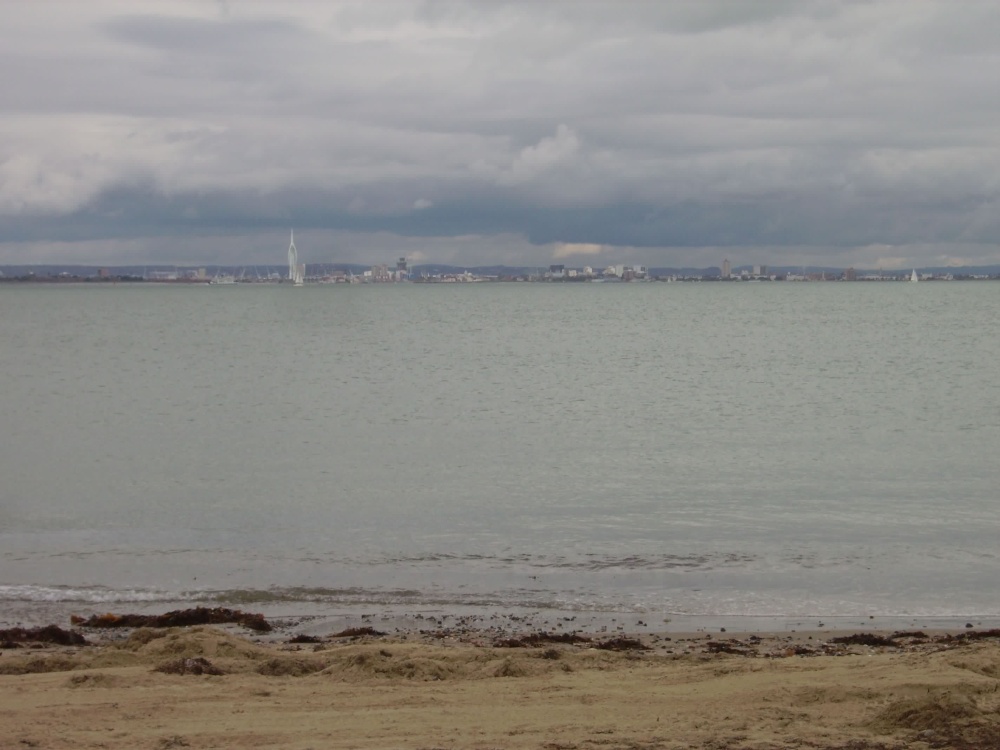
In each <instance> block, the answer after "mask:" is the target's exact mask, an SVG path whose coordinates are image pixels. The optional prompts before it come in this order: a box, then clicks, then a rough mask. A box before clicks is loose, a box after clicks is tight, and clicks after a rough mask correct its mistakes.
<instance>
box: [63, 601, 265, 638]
mask: <svg viewBox="0 0 1000 750" xmlns="http://www.w3.org/2000/svg"><path fill="white" fill-rule="evenodd" d="M70 622H72V623H73V624H74V625H77V626H79V627H81V628H177V627H187V626H189V625H223V624H226V623H237V624H238V625H242V626H243V627H245V628H248V629H250V630H253V631H255V632H257V633H269V632H271V630H272V627H271V624H270V623H269V622H268V621H267V620H265V619H264V615H260V614H253V613H250V612H243V611H242V610H239V609H226V608H225V607H194V608H193V609H177V610H174V611H172V612H167V613H166V614H163V615H135V614H128V615H115V614H106V615H92V616H91V617H89V618H83V617H77V616H76V615H73V616H72V617H71V618H70Z"/></svg>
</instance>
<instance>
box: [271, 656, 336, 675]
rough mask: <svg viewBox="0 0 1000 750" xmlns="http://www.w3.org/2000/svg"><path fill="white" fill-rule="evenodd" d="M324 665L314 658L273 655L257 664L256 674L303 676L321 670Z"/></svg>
mask: <svg viewBox="0 0 1000 750" xmlns="http://www.w3.org/2000/svg"><path fill="white" fill-rule="evenodd" d="M325 666H326V665H325V664H324V663H322V662H318V661H316V660H307V659H299V658H290V657H275V658H273V659H268V660H267V661H265V662H264V663H263V664H261V665H260V666H258V667H257V674H262V675H266V676H268V677H304V676H306V675H309V674H315V673H316V672H319V671H321V670H322V669H323V668H324V667H325Z"/></svg>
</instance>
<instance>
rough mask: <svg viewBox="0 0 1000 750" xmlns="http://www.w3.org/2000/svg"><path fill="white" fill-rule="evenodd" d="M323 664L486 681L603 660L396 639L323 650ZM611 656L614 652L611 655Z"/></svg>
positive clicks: (366, 675)
mask: <svg viewBox="0 0 1000 750" xmlns="http://www.w3.org/2000/svg"><path fill="white" fill-rule="evenodd" d="M324 654H325V655H326V657H327V659H328V664H329V665H328V666H327V667H326V668H325V669H324V670H323V671H322V673H321V674H322V675H323V676H325V677H330V678H333V679H336V680H340V681H344V682H363V681H366V680H381V679H402V680H414V681H432V682H433V681H438V680H486V679H493V678H497V677H532V676H535V675H541V674H546V673H549V672H556V671H558V672H569V671H573V667H572V666H571V663H577V662H579V663H580V664H581V665H583V666H588V665H589V666H598V665H599V664H601V663H604V662H606V661H607V660H606V659H599V660H594V659H593V658H591V657H589V656H588V655H584V654H572V655H567V656H564V657H560V658H554V657H553V655H552V654H548V653H546V652H543V651H537V650H529V651H525V652H522V653H511V651H510V649H508V648H500V649H496V648H460V649H455V648H435V647H432V646H419V647H413V646H409V645H401V644H397V645H396V646H395V647H393V648H387V647H386V646H385V645H384V644H380V645H375V644H373V645H357V646H346V647H343V648H336V649H332V650H330V651H326V652H324ZM612 658H614V657H612Z"/></svg>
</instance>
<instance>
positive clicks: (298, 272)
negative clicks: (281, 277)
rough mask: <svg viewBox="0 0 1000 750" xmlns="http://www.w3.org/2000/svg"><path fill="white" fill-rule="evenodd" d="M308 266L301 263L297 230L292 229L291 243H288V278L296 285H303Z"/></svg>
mask: <svg viewBox="0 0 1000 750" xmlns="http://www.w3.org/2000/svg"><path fill="white" fill-rule="evenodd" d="M305 278H306V267H305V264H304V263H303V264H301V265H300V264H299V251H298V249H297V248H296V247H295V230H294V229H293V230H292V236H291V243H290V244H289V245H288V279H289V280H290V281H291V282H292V283H293V284H294V285H295V286H302V285H303V284H304V283H305Z"/></svg>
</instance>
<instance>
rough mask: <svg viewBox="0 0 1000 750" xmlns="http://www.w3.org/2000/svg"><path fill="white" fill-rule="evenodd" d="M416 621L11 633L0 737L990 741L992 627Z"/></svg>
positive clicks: (131, 742)
mask: <svg viewBox="0 0 1000 750" xmlns="http://www.w3.org/2000/svg"><path fill="white" fill-rule="evenodd" d="M426 624H427V625H428V627H426V628H420V629H411V630H407V631H402V632H392V633H385V634H383V635H377V634H371V633H370V631H369V630H366V631H364V633H367V634H361V635H353V636H350V635H345V636H339V637H333V634H331V633H326V634H314V635H307V634H303V633H302V632H301V631H302V623H301V622H300V621H294V622H287V623H282V624H279V627H278V628H277V629H276V631H274V632H272V633H269V634H266V635H260V634H256V633H254V632H252V631H250V630H247V629H246V628H243V627H240V626H236V625H223V626H195V627H186V628H155V629H154V628H139V629H135V630H127V631H114V630H101V631H92V630H87V629H81V630H79V632H81V633H83V634H85V636H86V638H87V640H88V642H89V643H88V645H71V646H65V645H51V644H48V645H40V646H39V645H37V644H36V645H35V647H32V644H30V643H22V644H19V646H20V647H18V648H13V647H11V646H12V644H6V646H7V647H5V648H4V649H3V651H2V654H0V747H2V748H31V747H38V748H98V747H100V748H158V749H160V748H164V749H165V748H181V747H190V748H251V747H253V748H261V747H265V748H267V747H273V748H300V749H302V750H304V749H305V748H316V749H317V750H318V749H319V748H386V747H400V748H449V749H450V748H456V749H457V748H484V749H485V748H542V749H544V750H588V749H591V748H592V749H593V750H606V749H609V748H610V749H613V748H629V749H630V750H646V749H649V750H652V749H653V748H668V749H671V750H672V749H674V748H677V749H680V748H714V749H715V750H721V749H722V748H747V749H751V748H752V749H753V750H763V749H764V748H843V749H844V750H846V749H847V748H851V749H852V750H863V749H864V748H904V747H906V748H944V747H953V748H992V747H1000V632H996V631H982V630H979V631H977V630H962V631H954V632H951V633H944V632H913V631H911V632H910V633H903V634H900V633H896V634H895V635H894V634H892V633H888V632H886V633H873V632H867V633H864V634H860V633H859V632H858V631H850V632H845V633H835V632H819V631H812V632H802V633H788V632H783V633H774V634H763V633H754V634H732V633H711V634H707V633H704V632H695V633H686V634H685V633H634V632H615V633H608V632H598V633H587V632H582V631H572V630H568V631H564V632H559V633H556V632H553V631H547V634H546V635H542V634H541V633H540V631H534V632H526V631H523V630H522V631H517V630H511V629H507V630H504V629H500V628H482V627H480V628H472V627H465V626H459V627H448V626H443V625H442V624H441V623H426ZM363 627H365V628H370V630H375V629H376V628H375V627H374V626H372V625H366V626H363ZM382 632H384V631H382ZM296 634H297V635H296ZM845 636H847V637H848V638H847V641H846V642H845V641H843V640H838V639H842V638H843V637H845ZM852 636H853V637H852ZM859 636H860V637H859ZM293 638H296V639H297V640H299V641H300V642H298V643H291V642H289V641H291V640H292V639H293Z"/></svg>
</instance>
